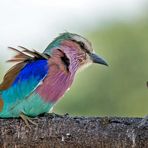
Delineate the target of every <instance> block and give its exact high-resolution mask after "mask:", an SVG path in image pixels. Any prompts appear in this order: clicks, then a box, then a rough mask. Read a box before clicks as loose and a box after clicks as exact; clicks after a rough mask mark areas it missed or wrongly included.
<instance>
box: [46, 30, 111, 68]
mask: <svg viewBox="0 0 148 148" xmlns="http://www.w3.org/2000/svg"><path fill="white" fill-rule="evenodd" d="M57 50H58V52H61V53H63V54H61V58H63V60H66V61H65V62H67V64H68V66H71V67H72V69H73V68H75V69H76V70H77V69H79V68H81V67H85V66H86V65H89V64H91V63H97V64H102V65H106V66H107V65H108V64H107V63H106V61H105V60H104V59H103V58H101V57H100V56H98V55H97V54H96V53H95V51H94V50H93V48H92V45H91V43H90V42H89V41H88V40H87V39H85V38H84V37H82V36H80V35H77V34H73V33H69V32H66V33H62V34H61V35H60V36H58V37H57V38H55V40H54V41H53V42H51V43H50V44H49V45H48V47H47V48H46V50H45V51H44V53H46V54H49V55H52V54H54V53H55V52H56V51H57ZM58 55H59V54H58ZM63 56H64V57H63Z"/></svg>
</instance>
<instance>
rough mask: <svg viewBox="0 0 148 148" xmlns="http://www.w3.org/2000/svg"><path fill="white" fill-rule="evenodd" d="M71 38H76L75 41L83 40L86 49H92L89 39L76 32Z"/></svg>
mask: <svg viewBox="0 0 148 148" xmlns="http://www.w3.org/2000/svg"><path fill="white" fill-rule="evenodd" d="M72 38H73V39H74V40H76V41H77V42H83V43H84V44H85V46H86V47H87V49H88V50H92V46H91V43H90V41H88V40H87V39H85V38H84V37H82V36H80V35H77V34H73V35H72Z"/></svg>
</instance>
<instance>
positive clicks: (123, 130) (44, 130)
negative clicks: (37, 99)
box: [0, 114, 148, 148]
mask: <svg viewBox="0 0 148 148" xmlns="http://www.w3.org/2000/svg"><path fill="white" fill-rule="evenodd" d="M33 121H34V122H36V123H37V124H38V126H35V125H30V126H31V129H29V128H27V127H26V126H25V123H24V122H23V121H22V119H0V147H4V148H9V147H10V148H13V147H14V148H24V147H27V148H30V147H31V148H33V147H35V148H36V147H41V148H73V147H74V148H79V147H80V148H83V147H84V148H148V126H147V125H144V126H143V127H138V126H137V125H138V124H139V122H140V121H141V119H140V118H116V117H70V116H69V115H64V116H60V115H56V114H48V115H47V114H46V115H44V116H42V117H38V118H35V119H33Z"/></svg>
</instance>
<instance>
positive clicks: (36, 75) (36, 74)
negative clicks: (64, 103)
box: [0, 32, 107, 126]
mask: <svg viewBox="0 0 148 148" xmlns="http://www.w3.org/2000/svg"><path fill="white" fill-rule="evenodd" d="M18 47H19V48H20V49H21V50H18V49H16V48H12V47H9V48H10V49H12V50H14V51H16V52H17V55H16V56H14V57H13V58H12V59H10V60H9V62H17V64H16V65H14V66H13V67H12V68H11V69H9V70H8V72H7V73H6V74H5V76H4V79H3V82H2V83H1V84H0V117H1V118H10V117H21V118H22V119H23V120H24V121H25V123H26V125H27V126H29V122H31V123H33V124H35V123H34V122H33V121H32V120H31V119H30V117H36V116H38V115H40V114H43V113H48V112H49V111H50V110H51V108H52V107H53V105H54V104H55V103H56V102H57V101H58V100H59V99H60V98H61V97H62V96H63V95H64V93H65V92H66V90H67V89H68V88H70V86H71V84H72V82H73V80H74V77H75V74H76V73H77V71H78V70H79V69H80V68H82V67H84V66H86V65H88V64H91V63H98V64H103V65H107V63H106V62H105V60H103V59H102V58H100V57H99V56H98V55H96V54H95V52H94V51H93V49H92V46H91V43H90V42H89V41H88V40H87V39H85V38H84V37H82V36H80V35H77V34H73V33H69V32H66V33H63V34H61V35H60V36H58V37H57V38H55V39H54V40H53V41H52V42H51V43H50V44H49V45H48V47H47V48H46V49H45V51H44V52H43V53H39V52H38V51H36V50H29V49H27V48H24V47H22V46H18Z"/></svg>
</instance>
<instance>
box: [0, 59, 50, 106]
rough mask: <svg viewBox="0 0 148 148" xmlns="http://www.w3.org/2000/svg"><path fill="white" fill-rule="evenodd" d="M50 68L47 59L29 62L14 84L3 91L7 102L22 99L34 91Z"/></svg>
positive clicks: (3, 96)
mask: <svg viewBox="0 0 148 148" xmlns="http://www.w3.org/2000/svg"><path fill="white" fill-rule="evenodd" d="M48 70H49V65H48V61H47V60H36V61H32V62H29V63H27V64H26V65H25V67H24V68H23V69H22V70H21V71H20V73H19V74H18V75H17V77H16V78H15V80H14V82H13V83H12V85H11V86H10V87H9V88H8V89H7V90H4V91H3V92H2V98H3V99H4V101H5V103H6V102H9V103H13V102H16V101H17V100H18V101H19V100H22V99H24V98H25V97H27V96H28V95H30V94H31V93H32V91H33V90H34V89H35V88H36V87H37V86H38V84H39V83H40V81H42V80H43V79H44V77H45V76H46V75H47V72H48Z"/></svg>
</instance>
